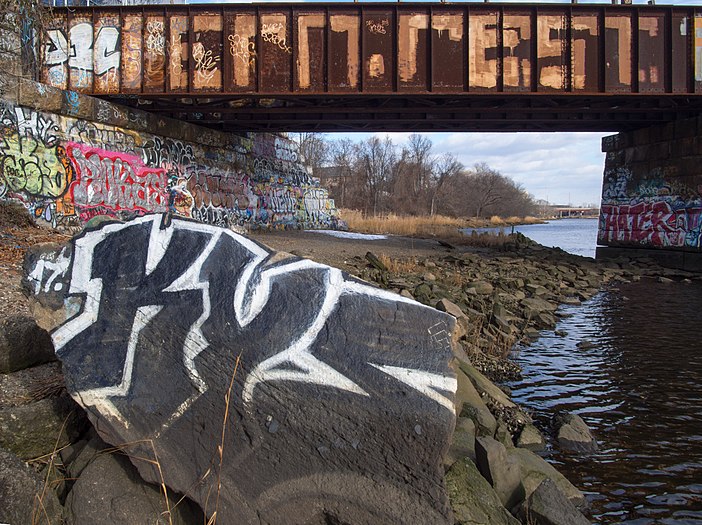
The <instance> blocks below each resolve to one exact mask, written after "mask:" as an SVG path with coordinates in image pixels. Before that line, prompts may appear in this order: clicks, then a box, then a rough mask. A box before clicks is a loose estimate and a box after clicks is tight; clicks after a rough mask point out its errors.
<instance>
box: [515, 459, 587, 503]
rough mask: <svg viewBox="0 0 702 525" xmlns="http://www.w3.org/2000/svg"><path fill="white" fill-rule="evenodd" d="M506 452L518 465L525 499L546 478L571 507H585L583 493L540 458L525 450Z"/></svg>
mask: <svg viewBox="0 0 702 525" xmlns="http://www.w3.org/2000/svg"><path fill="white" fill-rule="evenodd" d="M508 452H509V455H510V456H511V457H513V458H515V459H516V460H517V462H518V463H519V472H520V477H521V480H522V485H523V486H524V491H525V493H526V496H527V497H528V496H529V495H530V494H531V493H532V492H534V491H535V490H536V488H537V487H538V486H539V485H540V484H541V482H542V481H543V480H545V479H547V478H548V479H551V480H552V481H553V482H554V483H555V484H556V486H557V487H558V488H559V490H560V491H561V492H562V493H563V494H564V495H565V496H566V498H568V499H569V500H570V501H571V503H573V505H575V506H577V507H582V506H584V505H585V496H584V495H583V493H582V492H580V490H578V488H577V487H576V486H575V485H573V484H572V483H571V482H570V481H568V479H566V477H565V476H564V475H563V474H561V473H560V472H558V471H557V470H556V469H555V468H554V467H553V466H552V465H551V464H550V463H548V462H547V461H546V460H544V459H543V458H542V457H540V456H537V455H536V454H534V453H533V452H532V451H531V450H527V449H525V448H515V449H512V450H509V451H508Z"/></svg>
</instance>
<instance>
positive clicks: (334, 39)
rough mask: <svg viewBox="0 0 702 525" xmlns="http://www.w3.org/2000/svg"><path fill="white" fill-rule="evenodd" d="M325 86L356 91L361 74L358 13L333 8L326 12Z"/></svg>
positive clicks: (333, 90)
mask: <svg viewBox="0 0 702 525" xmlns="http://www.w3.org/2000/svg"><path fill="white" fill-rule="evenodd" d="M327 35H328V36H327V38H328V42H329V58H328V65H327V71H328V87H329V91H332V92H348V91H358V90H359V88H360V83H359V79H360V74H361V15H360V13H359V12H358V11H356V10H353V11H351V10H344V9H335V10H334V13H333V14H332V13H330V14H329V31H328V33H327Z"/></svg>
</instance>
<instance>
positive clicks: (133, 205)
mask: <svg viewBox="0 0 702 525" xmlns="http://www.w3.org/2000/svg"><path fill="white" fill-rule="evenodd" d="M67 153H68V157H69V158H70V160H71V163H72V164H73V166H74V168H75V172H76V180H75V182H74V183H73V185H72V187H71V191H72V193H73V200H74V203H75V204H76V205H78V206H80V207H81V208H95V207H99V208H100V209H101V210H105V209H107V210H110V211H113V212H117V211H120V210H126V211H134V212H137V213H141V212H143V213H148V212H162V211H166V208H167V204H168V180H167V176H166V170H165V169H163V168H149V167H147V166H145V165H144V164H143V163H142V161H141V159H140V158H139V157H137V156H136V155H129V154H127V153H117V152H110V151H106V150H103V149H100V148H95V147H92V146H85V145H83V144H77V143H74V142H72V143H69V144H68V147H67ZM110 214H112V213H110Z"/></svg>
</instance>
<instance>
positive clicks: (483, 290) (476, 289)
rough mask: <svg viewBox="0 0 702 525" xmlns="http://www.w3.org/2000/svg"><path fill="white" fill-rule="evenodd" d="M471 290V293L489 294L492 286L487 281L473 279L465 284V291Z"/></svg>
mask: <svg viewBox="0 0 702 525" xmlns="http://www.w3.org/2000/svg"><path fill="white" fill-rule="evenodd" d="M469 290H472V291H473V293H476V294H478V295H490V294H492V292H493V290H494V287H493V286H492V284H490V283H489V282H487V281H473V282H472V283H468V284H467V285H466V291H469Z"/></svg>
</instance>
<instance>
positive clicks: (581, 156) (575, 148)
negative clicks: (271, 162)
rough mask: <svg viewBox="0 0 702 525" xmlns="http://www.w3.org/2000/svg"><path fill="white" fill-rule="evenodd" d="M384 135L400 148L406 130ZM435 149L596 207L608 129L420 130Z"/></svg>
mask: <svg viewBox="0 0 702 525" xmlns="http://www.w3.org/2000/svg"><path fill="white" fill-rule="evenodd" d="M326 135H327V138H329V139H331V140H334V139H339V138H349V139H351V140H353V141H361V140H365V139H367V138H368V137H370V136H372V135H373V133H344V134H341V133H327V134H326ZM375 135H378V136H379V137H384V136H385V135H388V136H389V137H390V138H391V139H392V141H393V143H394V144H396V145H399V146H402V145H403V144H405V143H406V142H407V140H408V138H409V136H410V133H376V134H375ZM422 135H424V136H426V137H428V138H429V140H431V141H432V143H433V150H432V151H433V152H434V153H437V154H443V153H452V154H453V155H454V156H455V157H456V158H458V160H459V161H460V162H461V163H463V165H464V166H466V167H472V166H473V165H474V164H476V163H478V162H485V163H487V164H488V165H489V166H490V167H491V168H493V169H496V170H498V171H499V172H500V173H502V174H503V175H506V176H508V177H510V178H511V179H513V180H514V181H516V182H518V183H520V184H521V185H522V186H524V188H525V189H526V190H527V191H528V192H529V193H531V194H532V195H534V197H536V198H537V199H543V200H547V201H549V202H551V203H553V204H573V205H575V206H580V205H589V204H595V205H597V206H599V202H600V197H601V193H602V174H603V172H604V154H603V153H602V152H601V144H602V137H604V136H607V135H611V133H422Z"/></svg>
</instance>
